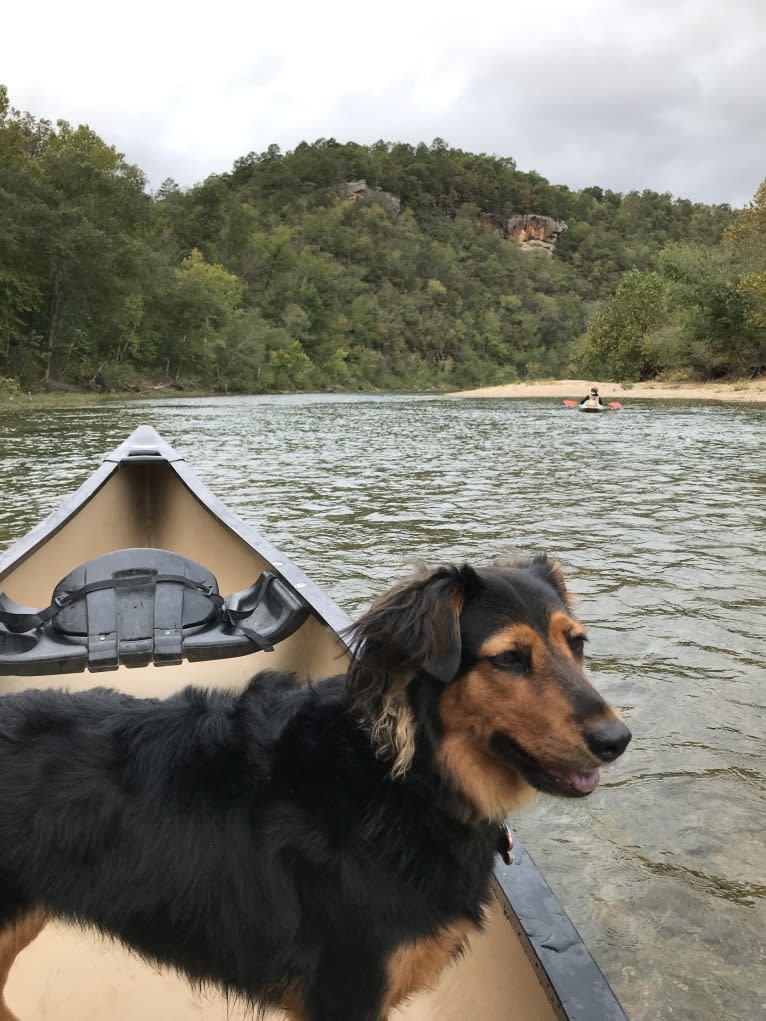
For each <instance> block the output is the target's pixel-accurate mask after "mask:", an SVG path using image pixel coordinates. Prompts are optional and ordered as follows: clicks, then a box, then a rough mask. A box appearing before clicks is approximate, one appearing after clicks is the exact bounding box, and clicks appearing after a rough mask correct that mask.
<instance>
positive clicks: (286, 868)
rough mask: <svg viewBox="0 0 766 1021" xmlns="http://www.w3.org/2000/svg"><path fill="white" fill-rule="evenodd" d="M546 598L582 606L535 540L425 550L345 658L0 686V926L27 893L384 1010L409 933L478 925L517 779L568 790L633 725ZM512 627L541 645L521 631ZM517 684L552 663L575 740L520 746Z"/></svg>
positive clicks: (461, 932)
mask: <svg viewBox="0 0 766 1021" xmlns="http://www.w3.org/2000/svg"><path fill="white" fill-rule="evenodd" d="M557 615H559V616H561V617H562V619H565V620H571V621H572V622H573V623H572V627H573V628H576V627H579V625H577V623H576V622H575V621H574V618H572V617H571V615H570V614H569V610H568V606H567V597H566V590H565V589H564V586H563V582H562V581H561V579H560V575H559V573H558V571H557V569H556V568H555V565H552V564H551V563H550V562H549V561H547V560H546V559H544V558H537V559H535V560H533V561H530V562H525V563H522V564H518V565H514V566H494V567H491V568H486V569H483V570H480V571H473V570H472V569H470V568H448V569H441V570H439V571H435V572H431V573H428V574H424V575H421V576H419V577H417V578H416V579H414V580H411V581H408V582H407V583H405V584H404V585H401V586H398V587H397V588H396V589H394V590H393V591H392V592H391V593H389V594H388V596H386V597H384V598H383V599H382V600H381V601H380V603H379V604H377V605H375V606H373V608H372V609H371V610H370V611H369V613H368V614H367V615H366V616H365V617H363V618H362V620H361V621H360V623H359V625H358V632H357V635H358V640H359V643H360V645H359V652H358V655H357V658H356V659H355V661H354V663H353V664H352V667H351V668H350V671H349V675H348V677H335V678H330V679H326V680H322V681H321V682H318V683H316V684H312V685H309V686H304V685H301V684H300V683H298V681H297V680H296V678H295V677H294V676H292V675H291V674H284V673H264V674H259V675H258V676H256V677H255V678H253V680H252V681H251V682H250V684H249V685H248V686H247V688H246V689H245V690H244V691H242V692H241V693H228V692H223V691H216V690H211V691H208V690H200V689H195V688H188V689H186V690H185V691H183V692H181V693H179V694H177V695H175V696H173V697H171V698H168V699H166V700H158V699H138V698H132V697H130V696H127V695H124V694H120V693H118V692H116V691H113V690H109V689H105V688H98V689H94V690H92V691H88V692H84V693H79V694H72V693H68V692H66V691H60V690H40V691H27V692H24V693H22V694H18V695H8V696H5V697H3V698H2V699H0V932H1V931H2V929H3V927H5V928H7V927H9V926H11V925H12V924H14V923H16V922H18V920H19V919H20V918H23V917H24V916H25V915H27V914H28V913H30V912H33V911H35V910H42V911H43V912H44V913H45V915H46V916H47V917H51V918H60V919H65V920H70V921H72V922H74V923H79V924H82V925H86V926H93V927H95V928H96V929H98V930H100V931H102V932H104V933H107V934H109V935H111V936H114V937H116V938H117V939H118V940H120V941H122V942H123V943H125V944H126V945H127V946H129V947H131V948H133V949H134V950H136V951H138V952H139V953H140V954H141V955H143V956H145V957H146V958H147V959H149V960H151V961H152V962H156V963H159V964H162V965H169V966H171V967H175V968H176V969H178V971H180V972H181V973H183V974H184V975H185V976H187V977H188V978H189V979H191V980H192V981H193V982H195V983H202V984H204V983H212V984H214V985H216V986H217V987H219V988H222V989H223V990H225V991H227V992H228V993H230V994H233V995H236V996H240V997H242V998H244V999H245V1000H246V1001H248V1002H249V1003H251V1004H253V1005H256V1006H259V1007H260V1006H265V1005H270V1004H276V1005H281V1006H284V1007H285V1008H286V1009H287V1010H288V1013H290V1014H291V1016H292V1017H294V1018H306V1019H308V1021H330V1019H332V1021H336V1019H337V1021H340V1019H344V1021H381V1019H382V1018H384V1017H385V1016H386V1015H387V1012H388V1010H389V1009H390V1008H391V1007H392V1006H393V1005H394V1003H395V1002H397V1001H398V1000H399V999H401V998H402V997H403V996H406V995H408V994H409V993H410V991H411V989H412V988H413V987H416V986H417V985H419V984H427V982H428V981H430V980H431V979H432V978H433V976H432V975H431V974H430V973H429V974H425V972H424V975H423V979H422V982H420V981H415V982H413V981H412V980H410V979H408V980H407V981H405V980H404V979H400V978H397V976H396V963H397V961H400V960H401V959H402V956H403V955H404V956H406V955H407V953H409V952H414V951H415V950H416V949H417V948H422V947H424V946H426V945H427V946H428V947H430V948H431V951H432V952H436V951H437V950H438V949H439V948H441V950H442V951H443V955H444V958H445V961H446V960H447V959H449V957H450V956H451V955H454V953H456V952H457V951H458V950H459V948H460V947H461V946H462V943H463V940H464V937H465V934H466V933H467V932H469V931H470V930H472V929H476V928H479V927H480V926H481V923H482V916H483V912H484V909H485V906H486V904H487V902H488V899H489V896H490V878H491V872H492V864H493V857H494V854H495V852H496V849H497V844H498V828H499V826H500V823H501V822H502V816H503V814H504V813H505V812H508V811H510V810H512V809H513V807H514V804H513V803H511V802H513V801H514V798H516V796H517V795H520V793H521V791H522V789H523V790H528V789H529V787H530V786H533V787H538V788H541V789H550V790H553V791H554V792H558V793H570V794H576V793H581V791H579V790H577V789H575V788H576V787H577V785H578V784H579V786H580V787H582V786H583V785H584V784H585V781H583V780H577V779H576V777H577V776H582V775H590V774H587V773H586V771H587V770H593V768H594V767H595V766H596V765H597V764H598V763H599V762H603V761H608V760H609V759H611V758H615V757H616V755H618V754H620V752H621V751H622V748H624V745H625V744H627V739H628V738H629V734H628V732H627V729H626V728H624V725H623V724H621V723H615V715H614V713H613V711H612V710H611V709H609V707H608V706H607V705H606V703H604V702H603V700H602V699H601V697H600V696H599V695H598V694H597V693H596V692H595V690H594V689H593V688H592V687H591V686H590V685H589V683H588V682H587V680H586V679H585V676H584V674H583V672H582V669H581V664H580V662H579V655H578V653H577V648H578V646H577V643H576V642H575V643H574V645H573V648H574V649H575V651H573V652H571V654H568V653H567V650H566V648H564V647H562V648H561V649H559V648H558V647H557V648H555V649H554V648H553V647H552V645H551V639H550V636H549V630H550V624H549V622H550V620H551V619H555V620H557V619H558V617H557ZM566 626H568V625H566ZM519 628H522V630H519ZM506 632H507V633H508V635H509V636H510V639H511V644H512V649H511V652H508V651H506V650H505V649H504V647H503V648H501V646H502V642H503V637H502V636H503V635H505V634H506ZM528 632H529V635H530V636H534V635H540V649H542V650H543V651H542V652H539V653H538V651H536V646H535V648H534V649H533V648H532V647H531V646H530V647H529V648H526V649H521V646H520V644H519V636H520V635H521V636H522V637H523V636H525V635H527V633H528ZM573 633H574V632H573ZM578 634H579V632H578ZM488 641H489V642H490V644H489V645H487V642H488ZM531 641H532V638H531V637H530V642H531ZM567 641H569V639H567ZM498 642H499V643H500V644H499V645H498V644H497V643H498ZM492 643H494V644H492ZM522 644H523V643H522ZM496 647H497V648H496ZM498 649H499V650H500V651H497V650H498ZM551 650H552V651H551ZM509 655H510V656H511V659H512V657H513V656H514V655H518V656H520V657H521V658H520V659H519V661H518V662H521V661H522V660H524V662H526V666H524V667H523V669H519V667H518V662H516V661H513V662H511V661H509V662H510V666H509V665H508V663H505V660H504V659H503V657H504V656H505V659H508V656H509ZM544 656H547V660H546V662H545V663H543V662H542V659H541V657H544ZM525 657H526V659H525ZM534 657H537V658H538V659H540V660H541V662H540V663H539V664H535V663H533V659H534ZM493 661H494V662H493ZM530 677H531V681H530ZM479 684H481V685H482V686H483V687H482V691H483V690H484V688H486V690H487V691H493V692H494V695H491V696H487V697H488V698H489V699H490V703H491V704H490V706H489V709H490V710H491V712H492V714H493V715H494V716H495V722H493V723H492V724H491V725H488V726H489V729H487V731H486V735H484V732H483V730H482V725H479V724H476V727H475V728H474V729H475V733H474V734H473V736H472V735H471V733H469V732H468V731H467V736H465V737H463V736H460V735H457V734H453V730H456V729H459V728H460V727H461V726H462V724H459V723H457V722H456V721H457V720H458V719H459V716H458V715H457V714H456V713H454V712H452V711H451V709H450V706H449V700H450V699H452V700H455V699H458V698H459V699H460V700H461V704H462V701H464V700H465V699H470V698H471V697H472V695H471V691H472V686H476V685H479ZM514 684H517V685H519V684H523V685H527V686H528V687H529V686H530V685H531V687H530V690H531V688H532V687H534V686H535V685H537V687H538V688H539V689H540V690H541V691H543V693H544V690H547V689H549V688H550V687H551V686H553V687H555V690H556V693H557V694H556V698H564V699H565V700H566V701H567V705H569V706H570V708H571V715H572V719H571V720H569V721H562V720H560V719H559V720H556V721H555V727H554V728H553V731H552V733H554V734H555V733H558V732H561V733H563V732H564V728H568V730H567V731H566V733H567V735H569V731H570V730H571V732H572V735H571V738H570V736H567V738H566V740H567V741H569V740H571V742H572V746H573V748H574V746H575V745H576V746H577V752H576V754H575V752H574V751H573V750H572V749H569V750H567V751H565V752H563V753H562V754H561V756H560V757H559V758H557V753H552V754H551V756H550V759H551V762H552V763H553V765H551V764H550V763H547V760H546V761H543V760H542V758H541V755H540V754H538V753H536V752H535V750H534V749H535V748H537V747H540V748H543V747H547V744H546V742H549V741H550V740H552V739H551V738H550V735H546V737H545V740H544V741H542V742H541V740H540V738H539V736H538V735H532V736H531V737H530V736H529V734H527V733H525V732H524V727H525V726H526V727H529V723H528V721H527V722H525V723H523V724H522V723H519V725H518V728H517V729H516V730H515V731H513V732H511V730H510V726H511V725H510V724H508V723H506V722H504V717H503V714H502V712H497V710H498V707H500V706H501V705H502V703H503V702H504V701H506V700H507V699H508V698H509V697H510V696H509V690H510V689H511V688H512V687H513V685H514ZM506 689H507V690H506ZM562 692H563V695H562V694H561V693H562ZM545 697H546V698H547V697H548V695H545ZM482 698H485V696H484V695H482ZM493 699H494V700H495V701H492V700H493ZM511 701H512V699H511ZM495 702H496V704H495ZM486 711H487V710H486V708H482V709H481V712H482V713H484V714H485V715H486ZM546 711H547V710H546ZM477 712H479V710H478V709H477ZM525 713H526V710H525ZM523 715H524V714H522V716H523ZM511 717H512V714H511ZM511 717H509V719H510V718H511ZM541 718H542V717H541ZM519 719H521V716H520V717H519ZM541 726H542V724H541ZM556 727H558V728H559V731H556ZM605 728H606V730H608V731H610V734H611V735H612V741H611V744H612V747H611V749H606V747H605V743H604V739H603V733H602V732H603V731H604V729H605ZM610 728H611V730H610ZM619 728H622V730H623V731H624V734H623V733H622V732H619V733H618V732H617V731H619ZM485 729H486V728H485ZM575 731H577V732H578V734H577V735H575ZM596 731H598V732H599V733H601V734H602V742H601V746H600V748H599V750H598V752H595V751H594V748H593V740H592V738H591V737H589V735H592V734H593V733H594V732H596ZM578 735H579V736H578ZM626 735H627V737H626ZM504 737H505V738H507V739H508V740H509V741H510V742H511V743H510V744H509V745H507V746H505V745H503V740H502V739H503V738H504ZM453 738H454V740H453ZM455 742H457V744H455ZM461 742H464V744H465V754H464V751H463V744H461ZM472 742H473V743H475V744H476V745H477V749H476V750H477V753H479V759H478V760H477V762H478V764H476V763H474V762H473V759H472V755H473V746H472ZM452 744H455V748H457V751H456V752H455V753H454V754H453V753H452V752H449V751H448V750H449V748H450V747H451V746H452ZM479 745H481V747H478V746H479ZM518 749H521V750H522V751H521V752H519V751H518ZM466 756H467V758H466ZM524 756H527V758H528V759H530V761H531V763H532V764H531V765H530V763H529V762H527V761H525V759H524ZM464 759H465V760H466V765H465V769H466V770H468V771H469V772H470V774H471V775H470V777H469V776H468V774H467V773H466V776H465V777H464V776H463V773H462V772H461V770H462V769H463V766H462V765H461V763H462V762H463V761H464ZM469 759H470V760H471V761H468V760H469ZM484 761H486V769H487V777H486V779H487V784H488V789H491V790H494V789H495V787H497V786H498V784H499V785H500V787H498V790H500V789H502V790H506V789H507V791H508V794H507V796H506V795H505V794H503V795H502V796H500V795H498V803H497V807H496V809H493V808H487V806H486V804H485V800H484V797H483V795H482V796H480V797H478V798H477V797H475V796H474V795H473V794H472V791H473V789H474V787H473V785H474V784H475V782H477V777H478V782H479V783H482V782H483V779H484V776H483V774H482V772H481V770H482V769H483V768H484V766H483V765H482V764H481V763H482V762H484ZM554 767H555V768H554ZM578 770H579V771H580V772H579V773H578V772H577V771H578ZM571 771H575V772H574V773H572V774H571V776H570V772H571ZM490 774H491V775H490ZM541 776H543V777H544V779H543V780H541V779H540V777H541ZM572 777H574V778H575V779H574V781H573V780H572ZM464 781H465V782H464ZM572 782H574V783H575V788H572V787H571V783H572ZM590 782H592V780H590V781H588V783H590ZM503 785H505V786H503ZM557 787H558V788H560V789H558V790H557ZM505 801H508V802H509V803H507V804H506V803H505ZM492 804H494V802H492ZM437 956H438V954H437ZM432 957H433V954H432V955H431V959H432ZM430 967H431V969H432V970H433V964H431V965H430ZM426 970H427V969H426Z"/></svg>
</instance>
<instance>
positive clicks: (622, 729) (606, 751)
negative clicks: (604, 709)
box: [585, 720, 633, 762]
mask: <svg viewBox="0 0 766 1021" xmlns="http://www.w3.org/2000/svg"><path fill="white" fill-rule="evenodd" d="M632 736H633V735H632V734H631V732H630V731H629V730H628V728H627V727H626V726H625V724H624V723H623V722H622V720H610V721H609V723H602V724H601V726H600V727H594V728H593V729H592V730H588V731H586V733H585V740H586V741H587V743H588V747H589V748H590V750H591V751H592V752H593V754H594V755H598V757H599V758H600V759H602V760H603V761H604V762H614V760H615V759H618V758H619V757H620V756H621V755H622V753H623V752H624V751H625V749H626V748H627V747H628V742H629V741H630V739H631V737H632Z"/></svg>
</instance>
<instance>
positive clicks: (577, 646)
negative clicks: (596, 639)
mask: <svg viewBox="0 0 766 1021" xmlns="http://www.w3.org/2000/svg"><path fill="white" fill-rule="evenodd" d="M587 640H588V639H587V638H586V637H585V635H569V636H568V637H567V641H568V642H569V648H570V649H571V650H572V655H573V656H576V657H577V658H578V659H582V657H583V654H584V653H585V643H586V642H587Z"/></svg>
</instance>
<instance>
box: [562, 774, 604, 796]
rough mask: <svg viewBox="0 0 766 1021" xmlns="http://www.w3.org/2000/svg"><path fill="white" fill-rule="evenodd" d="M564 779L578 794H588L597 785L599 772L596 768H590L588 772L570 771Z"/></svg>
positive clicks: (599, 778) (599, 776) (599, 777)
mask: <svg viewBox="0 0 766 1021" xmlns="http://www.w3.org/2000/svg"><path fill="white" fill-rule="evenodd" d="M566 780H567V783H569V784H570V785H571V786H572V787H574V789H575V790H576V791H579V793H580V794H590V792H591V791H595V789H596V788H597V787H598V785H599V781H600V780H601V774H600V773H599V771H598V770H597V769H591V770H590V772H589V773H570V774H569V776H568V777H567V778H566Z"/></svg>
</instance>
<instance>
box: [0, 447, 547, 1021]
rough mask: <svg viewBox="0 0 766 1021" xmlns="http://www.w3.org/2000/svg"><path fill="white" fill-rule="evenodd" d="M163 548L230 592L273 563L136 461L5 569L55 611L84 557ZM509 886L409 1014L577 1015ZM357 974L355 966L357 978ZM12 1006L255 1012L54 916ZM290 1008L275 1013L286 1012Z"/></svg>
mask: <svg viewBox="0 0 766 1021" xmlns="http://www.w3.org/2000/svg"><path fill="white" fill-rule="evenodd" d="M129 547H157V548H161V549H166V550H170V551H172V552H176V553H180V554H182V555H184V556H186V557H190V558H191V559H193V560H195V561H197V562H199V563H201V564H202V565H203V566H205V567H207V568H208V569H209V570H211V571H212V572H213V574H214V575H215V576H216V578H217V580H218V584H219V589H220V591H221V593H223V594H225V595H228V594H229V593H231V592H235V591H238V590H240V589H243V588H245V587H247V586H248V585H250V584H252V582H253V581H254V580H255V579H256V578H257V577H258V575H259V574H260V573H261V572H262V571H263V570H264V569H266V568H269V567H271V566H272V565H271V564H270V563H269V561H268V560H267V559H266V558H265V557H264V556H263V555H262V554H261V553H259V552H258V551H257V550H256V549H255V548H254V547H253V546H252V545H251V544H250V543H249V541H247V540H246V539H245V538H243V537H242V536H241V535H239V534H237V532H236V530H234V529H232V528H231V527H227V526H225V525H223V524H222V523H221V521H220V520H219V519H218V518H217V517H216V515H215V514H213V513H212V512H211V510H209V509H208V508H207V507H206V506H205V504H204V503H203V502H202V500H201V499H199V498H198V497H197V496H195V495H194V492H193V491H192V490H191V489H190V488H188V487H187V485H186V484H185V483H184V482H183V481H182V479H181V478H180V477H179V474H178V473H177V472H176V470H175V469H174V467H173V466H172V465H171V464H169V463H167V462H162V463H153V464H145V463H130V462H123V463H122V464H121V465H120V466H119V467H118V468H117V469H116V470H114V471H113V472H112V473H111V474H110V475H109V476H108V478H107V479H106V481H105V482H104V484H103V485H102V486H101V487H100V488H99V489H97V491H96V492H95V493H94V494H93V495H92V496H90V498H89V499H88V500H87V501H86V502H85V503H84V504H83V506H82V507H81V508H79V509H76V511H75V512H74V513H73V514H72V515H71V516H68V517H65V518H64V519H63V520H62V522H61V523H60V524H58V525H57V527H56V529H55V531H54V532H53V534H51V535H49V536H48V535H45V536H44V537H43V538H42V539H41V542H40V543H39V544H38V545H37V546H36V547H34V548H31V549H29V550H27V551H26V552H25V554H24V556H23V558H22V559H21V560H20V561H18V562H15V563H12V564H11V565H10V567H8V568H7V569H6V571H5V573H4V574H0V588H2V589H3V590H4V591H5V592H6V593H7V594H8V595H9V596H10V597H11V598H12V599H14V600H15V601H16V602H18V603H21V604H23V605H26V606H31V607H36V608H42V607H45V606H47V605H48V603H49V602H50V598H51V593H52V591H53V588H54V586H55V585H56V583H57V582H58V581H59V580H61V579H62V578H63V577H65V576H66V575H67V574H68V573H69V572H70V571H71V570H73V569H74V568H75V567H77V566H79V565H80V564H82V563H84V562H86V561H88V560H90V559H93V558H94V557H97V556H100V555H102V554H104V553H108V552H110V551H112V550H116V549H124V548H129ZM346 659H347V652H346V649H345V646H343V644H342V643H341V642H340V640H339V638H338V636H337V634H336V633H335V631H334V630H333V629H332V628H330V627H328V626H327V625H326V624H325V623H324V622H323V621H321V620H320V619H318V618H317V617H316V616H313V615H312V616H310V617H309V618H308V620H307V621H306V622H305V623H304V624H303V625H302V626H301V627H300V629H299V630H298V631H297V632H296V633H295V634H294V635H292V636H291V637H290V638H288V639H287V640H286V641H284V642H282V643H280V644H279V645H278V646H277V647H276V649H275V651H274V652H273V653H261V652H259V653H257V654H255V655H250V656H242V657H236V658H232V659H225V660H216V661H213V662H203V663H188V662H184V663H183V664H182V665H180V666H173V667H160V668H157V667H153V666H147V667H140V668H132V669H128V668H125V667H120V668H119V669H118V670H116V671H109V672H104V673H99V674H98V675H94V674H90V673H71V674H66V675H52V676H51V675H47V676H32V677H29V676H24V677H19V676H5V677H2V678H0V690H2V691H5V692H7V691H13V690H22V689H24V688H29V687H58V686H66V687H69V688H72V689H83V688H89V687H93V686H95V685H109V686H112V687H117V688H120V689H122V690H124V691H126V692H129V693H131V694H136V695H165V694H169V693H171V692H173V691H175V690H178V689H179V688H181V687H183V686H185V685H186V684H189V683H195V684H201V685H205V686H221V687H229V688H236V687H240V686H242V685H243V684H244V683H245V682H246V681H247V680H248V678H249V677H250V676H251V675H252V674H253V673H254V672H256V671H257V670H259V669H263V668H285V669H291V670H295V671H297V672H298V673H299V674H300V675H301V676H302V677H304V678H307V679H308V678H321V677H323V676H327V675H329V674H332V673H337V672H340V671H342V670H344V669H345V665H346ZM507 911H508V909H507V904H506V901H505V898H504V895H503V893H502V891H501V890H500V889H499V888H498V890H497V892H496V898H495V901H494V902H493V906H492V909H491V911H490V916H489V922H488V926H487V929H486V931H485V932H483V933H482V934H481V935H478V936H476V937H474V939H473V940H472V943H471V948H470V951H469V952H468V953H467V954H466V955H465V956H464V957H463V958H462V959H461V960H460V961H458V962H457V963H456V964H455V965H453V966H452V967H451V968H449V969H447V971H446V972H445V973H444V974H443V975H442V977H441V979H440V982H439V985H438V986H437V988H436V989H434V990H433V991H431V992H428V993H424V994H421V995H419V996H417V997H415V998H413V1000H412V1001H411V1002H410V1003H409V1004H408V1005H407V1006H406V1007H405V1008H404V1009H402V1010H401V1011H398V1012H396V1016H397V1017H400V1018H402V1019H407V1021H431V1019H436V1018H438V1019H439V1021H465V1019H466V1018H469V1017H480V1018H482V1021H514V1019H518V1021H554V1019H560V1018H561V1017H564V1016H565V1015H564V1014H562V1013H561V1010H560V1008H558V1007H555V1006H554V1005H553V1003H554V1002H558V1001H557V1000H556V998H555V996H552V997H551V998H549V996H548V994H547V992H546V989H547V980H546V978H545V976H544V974H543V973H542V969H541V968H540V966H539V964H537V966H535V964H533V963H532V959H531V958H530V957H529V956H528V954H527V949H526V947H527V944H526V942H525V940H524V938H523V937H521V936H519V935H518V934H517V928H516V927H515V926H514V925H513V924H512V923H511V921H510V920H509V919H510V914H508V913H507ZM349 981H350V982H353V975H349ZM6 993H7V1002H8V1004H9V1006H10V1007H11V1009H12V1010H13V1011H14V1012H15V1013H16V1014H18V1016H19V1017H20V1018H21V1021H43V1019H49V1018H54V1017H55V1018H56V1019H57V1021H97V1019H98V1021H103V1019H104V1018H109V1019H110V1021H133V1019H136V1018H141V1019H142V1021H160V1019H162V1021H166V1019H167V1018H169V1017H171V1018H178V1019H189V1021H191V1019H196V1021H228V1019H231V1018H236V1017H238V1016H242V1017H244V1016H248V1015H247V1013H246V1012H245V1011H244V1010H243V1009H240V1008H238V1007H237V1006H235V1005H232V1004H227V1002H226V1001H225V1000H224V999H223V998H222V997H221V996H220V995H219V994H217V993H216V992H214V991H207V992H203V993H198V992H195V991H193V990H192V989H191V988H190V987H189V986H188V985H187V984H186V983H185V982H184V981H182V980H181V979H179V978H177V977H176V976H175V975H174V974H172V973H169V972H162V973H160V972H159V971H157V970H156V969H154V968H152V967H150V966H148V965H147V964H145V963H143V962H142V961H141V960H139V959H138V958H137V957H135V956H134V955H132V954H130V953H128V952H127V951H125V950H123V949H122V948H121V947H119V946H117V945H116V944H114V943H112V942H110V941H108V940H105V939H102V938H100V937H98V936H97V935H96V934H94V933H88V932H81V931H79V930H75V929H72V928H68V927H62V926H58V925H52V926H49V927H48V928H47V929H46V930H44V932H43V933H42V935H41V936H40V937H38V939H37V940H35V941H34V942H33V944H32V945H31V946H30V947H28V948H27V949H26V950H25V951H23V953H22V954H21V955H20V957H19V958H18V960H17V962H16V964H15V966H14V968H13V970H12V972H11V975H10V978H9V981H8V985H7V989H6ZM280 1016H281V1014H274V1013H272V1014H269V1015H268V1018H269V1021H277V1019H278V1018H279V1017H280Z"/></svg>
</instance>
